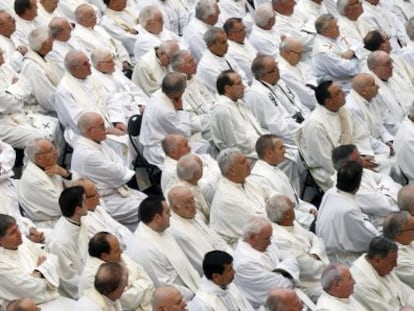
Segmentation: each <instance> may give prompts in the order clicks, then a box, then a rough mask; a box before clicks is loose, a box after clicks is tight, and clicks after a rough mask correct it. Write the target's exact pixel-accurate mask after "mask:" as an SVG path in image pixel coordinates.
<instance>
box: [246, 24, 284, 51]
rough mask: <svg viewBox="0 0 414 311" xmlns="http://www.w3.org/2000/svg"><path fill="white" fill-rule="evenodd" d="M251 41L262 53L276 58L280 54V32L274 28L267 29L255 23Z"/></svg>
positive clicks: (250, 37)
mask: <svg viewBox="0 0 414 311" xmlns="http://www.w3.org/2000/svg"><path fill="white" fill-rule="evenodd" d="M249 41H250V43H251V44H252V45H253V46H254V48H255V49H256V50H257V52H258V53H260V54H262V55H269V56H272V57H274V58H276V57H278V56H279V44H280V41H281V39H280V34H279V32H278V31H277V30H276V29H275V28H273V29H270V30H265V29H262V28H260V27H259V26H257V25H253V27H252V32H251V33H250V35H249Z"/></svg>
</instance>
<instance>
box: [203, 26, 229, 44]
mask: <svg viewBox="0 0 414 311" xmlns="http://www.w3.org/2000/svg"><path fill="white" fill-rule="evenodd" d="M219 33H222V34H226V33H225V32H224V30H223V29H222V28H219V27H209V28H208V29H207V31H206V32H205V33H204V35H203V39H204V42H205V43H206V45H207V46H210V45H211V44H213V43H216V41H217V35H218V34H219Z"/></svg>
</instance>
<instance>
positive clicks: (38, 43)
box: [29, 26, 49, 52]
mask: <svg viewBox="0 0 414 311" xmlns="http://www.w3.org/2000/svg"><path fill="white" fill-rule="evenodd" d="M48 39H49V29H48V28H47V27H45V26H39V27H36V28H35V29H33V30H32V31H31V32H30V34H29V45H30V48H31V49H32V50H33V51H35V52H38V51H39V50H40V49H41V48H42V45H43V43H44V42H46V41H47V40H48Z"/></svg>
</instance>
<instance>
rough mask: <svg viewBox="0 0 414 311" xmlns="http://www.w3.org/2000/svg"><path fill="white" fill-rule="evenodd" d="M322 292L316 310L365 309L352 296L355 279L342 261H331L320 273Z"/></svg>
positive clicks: (350, 310)
mask: <svg viewBox="0 0 414 311" xmlns="http://www.w3.org/2000/svg"><path fill="white" fill-rule="evenodd" d="M321 283H322V288H323V292H322V295H321V297H320V298H319V300H318V304H317V305H316V310H321V311H322V310H324V311H325V310H326V311H365V310H368V309H366V308H365V307H363V306H362V305H361V304H360V303H359V302H358V301H357V300H356V299H355V298H354V297H353V296H352V293H353V292H354V284H355V281H354V279H353V278H352V275H351V272H350V271H349V268H348V267H347V266H346V265H344V264H343V263H340V262H336V263H332V264H330V265H329V266H327V267H326V268H325V270H324V271H323V273H322V279H321Z"/></svg>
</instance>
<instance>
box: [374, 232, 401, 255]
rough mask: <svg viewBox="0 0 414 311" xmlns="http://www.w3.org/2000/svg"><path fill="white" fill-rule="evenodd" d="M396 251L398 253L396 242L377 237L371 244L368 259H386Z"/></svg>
mask: <svg viewBox="0 0 414 311" xmlns="http://www.w3.org/2000/svg"><path fill="white" fill-rule="evenodd" d="M396 251H398V246H397V244H396V243H395V242H394V241H392V240H390V239H387V238H384V237H382V236H377V237H375V238H373V239H372V240H371V242H370V243H369V246H368V252H367V257H368V258H369V259H373V258H374V257H379V258H384V257H387V255H388V254H389V253H390V252H396Z"/></svg>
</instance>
